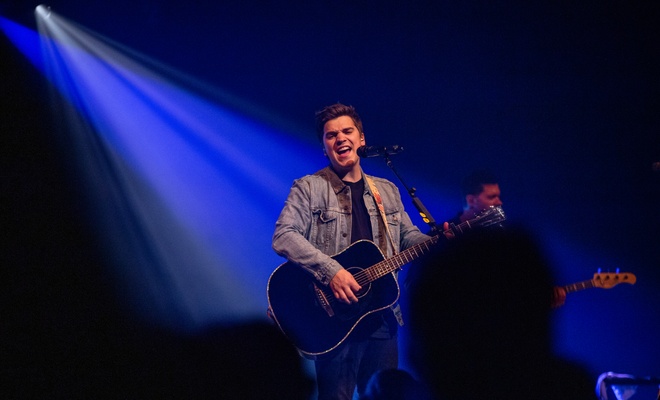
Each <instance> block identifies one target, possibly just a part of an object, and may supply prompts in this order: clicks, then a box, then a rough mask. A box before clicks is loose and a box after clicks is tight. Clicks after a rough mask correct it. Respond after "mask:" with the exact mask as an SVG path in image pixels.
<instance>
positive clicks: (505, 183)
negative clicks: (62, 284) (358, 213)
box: [0, 0, 660, 382]
mask: <svg viewBox="0 0 660 400" xmlns="http://www.w3.org/2000/svg"><path fill="white" fill-rule="evenodd" d="M23 3H25V2H24V1H21V2H11V1H9V2H8V1H3V2H2V3H0V4H2V6H1V7H2V8H0V13H2V14H3V15H5V16H6V17H7V18H10V19H13V20H15V21H17V22H19V23H22V24H25V25H26V26H30V27H32V28H33V29H34V18H33V15H32V12H33V7H34V6H36V4H34V6H31V7H27V6H26V5H24V4H23ZM48 4H49V5H50V6H51V7H52V9H53V10H54V11H56V12H57V13H59V14H60V15H62V16H65V17H66V18H68V19H70V20H72V21H75V22H77V23H79V24H81V25H82V26H84V27H87V28H89V29H91V30H94V31H96V32H98V33H101V34H103V35H105V36H107V37H109V38H111V39H112V40H115V41H117V42H119V43H122V44H124V45H127V46H129V47H131V48H134V49H136V50H138V51H140V52H142V53H144V54H146V55H148V56H150V57H153V58H154V59H157V60H160V61H162V62H163V63H166V64H168V65H170V66H172V67H174V68H176V69H178V70H181V71H184V72H185V73H187V74H189V75H192V76H194V77H196V78H198V79H200V80H202V81H205V82H209V83H210V84H211V85H214V86H216V87H219V88H222V89H223V90H225V91H227V92H229V93H233V94H234V95H236V96H238V97H240V98H242V99H243V100H244V101H245V102H246V103H247V104H253V105H254V106H255V108H259V109H264V110H268V111H269V112H270V113H272V114H273V115H276V116H278V117H279V118H281V119H282V120H286V121H290V122H291V123H292V125H295V126H297V127H301V128H302V130H303V131H306V132H308V133H309V137H311V136H312V135H313V134H314V133H313V113H314V111H316V110H318V109H320V108H321V107H322V106H324V105H327V104H330V103H333V102H336V101H340V102H343V103H347V104H352V105H354V106H355V107H356V108H357V109H358V111H359V112H360V114H361V116H362V118H363V122H364V125H365V132H366V135H367V138H368V141H369V143H370V144H382V145H389V144H399V145H401V146H403V147H404V148H405V152H404V153H402V154H400V155H398V156H396V158H395V159H394V163H395V166H396V167H397V169H398V171H399V172H400V173H401V174H402V176H403V177H404V179H405V180H406V182H407V183H408V184H410V185H411V186H415V187H416V188H417V189H418V195H419V197H420V198H421V199H422V201H423V202H424V203H425V204H426V205H427V207H428V208H429V210H430V211H431V213H432V214H433V216H434V217H435V219H437V220H440V221H443V220H445V219H449V218H451V217H452V216H453V215H454V214H455V213H456V212H457V211H458V210H459V208H460V207H461V198H460V197H461V196H460V191H459V190H460V189H459V184H460V181H461V178H462V177H463V176H464V175H466V174H467V173H468V172H470V171H471V170H472V169H474V168H477V167H485V168H489V169H491V170H492V171H494V172H495V173H496V174H497V175H498V176H499V177H500V182H501V183H500V186H501V188H502V190H503V200H504V208H505V210H506V211H507V213H508V216H509V219H510V220H511V222H512V223H522V224H524V225H526V226H527V227H528V228H530V230H532V231H533V232H534V233H535V234H536V235H538V237H539V238H540V239H541V242H542V243H543V245H544V246H545V247H546V248H547V250H548V254H549V258H550V261H551V263H552V265H553V268H554V271H553V272H554V274H555V278H556V280H557V282H558V283H560V284H567V283H572V282H576V281H581V280H585V279H589V278H590V277H591V276H592V275H593V273H594V272H595V270H596V269H597V268H603V270H609V271H613V270H614V269H616V268H620V269H621V271H627V272H632V273H635V274H636V276H637V279H638V281H637V284H636V285H635V286H632V287H630V286H626V287H617V288H614V289H612V290H607V291H605V290H592V291H589V292H581V293H576V294H573V295H569V298H568V301H567V303H566V305H565V306H564V307H562V308H561V309H559V310H557V311H556V335H555V337H556V344H557V350H558V352H560V353H561V354H562V355H564V356H566V357H569V358H571V359H574V360H577V361H579V362H581V363H583V364H584V365H585V366H586V367H587V368H588V369H589V371H590V373H591V374H592V375H593V376H594V379H595V377H596V376H598V374H599V373H601V372H605V371H616V372H622V373H630V374H636V375H655V376H658V375H660V346H659V345H658V334H657V332H658V331H659V328H660V311H659V306H660V291H659V290H658V285H659V284H660V240H659V235H658V230H659V229H658V228H659V227H660V172H657V171H656V172H654V171H653V170H652V163H653V162H656V161H660V140H659V138H660V129H659V128H660V112H659V111H658V110H659V109H660V74H659V71H660V34H659V33H658V26H660V19H659V18H658V17H659V16H660V13H659V12H658V8H659V7H658V3H657V2H651V1H643V2H605V3H604V2H597V1H593V2H591V1H589V2H550V1H548V2H546V1H543V2H526V1H513V2H504V3H498V2H486V1H484V2H479V1H467V2H433V3H432V4H431V2H410V3H405V2H395V1H382V2H352V1H326V0H323V1H308V2H271V1H263V2H253V1H241V2H221V1H218V2H215V1H213V2H211V1H186V2H183V1H180V2H175V1H155V0H152V1H147V0H130V1H128V0H116V1H112V2H110V1H98V0H85V1H78V0H62V1H51V2H50V3H48ZM0 42H1V43H2V72H3V73H2V77H1V80H2V88H3V89H2V93H3V94H2V96H1V97H2V120H3V121H2V134H3V142H4V144H3V146H2V147H3V152H2V153H3V157H2V158H3V160H2V162H3V165H4V166H3V168H2V170H3V172H2V174H3V188H2V199H3V219H4V220H6V221H8V223H7V224H6V225H5V226H6V227H5V228H3V231H4V233H3V242H4V243H3V245H4V247H5V251H4V252H3V253H4V254H5V255H6V256H8V257H9V259H8V262H7V263H3V264H4V265H3V267H2V268H3V275H4V274H9V279H8V280H4V282H8V283H13V282H18V284H19V286H20V285H24V286H25V287H26V288H28V289H25V290H24V291H22V292H21V293H20V294H21V295H25V297H28V295H30V294H34V295H38V296H44V294H43V293H44V291H45V290H46V287H50V285H48V284H47V283H46V282H47V281H48V280H49V279H53V280H55V281H57V279H61V280H62V281H64V280H65V279H71V276H75V279H81V280H84V281H86V282H87V281H89V282H96V281H100V280H102V272H101V271H102V268H101V267H100V265H101V264H102V262H101V261H99V260H98V257H100V256H99V254H98V253H97V251H96V248H95V245H94V244H93V243H91V242H90V238H89V236H88V235H86V234H85V233H84V232H85V229H87V228H86V222H85V221H84V220H83V219H82V218H81V217H80V215H79V214H78V211H77V206H76V204H77V202H79V201H80V200H79V199H78V198H77V197H76V191H75V190H74V188H75V182H70V180H68V179H67V178H66V175H65V174H64V172H63V170H64V168H65V167H66V162H65V160H66V159H67V154H62V153H60V152H54V151H52V150H51V149H52V148H53V143H52V141H53V139H52V138H51V137H50V136H49V131H50V127H49V123H50V122H49V118H50V117H49V113H48V111H49V110H48V107H49V106H48V102H47V101H46V100H45V98H44V96H43V93H42V90H43V86H44V84H43V82H42V80H43V78H42V77H41V76H40V74H39V73H38V72H37V71H36V69H35V68H34V67H33V66H32V65H31V64H30V63H29V62H28V61H27V60H26V59H24V58H23V56H22V55H21V54H20V53H19V52H18V51H17V50H16V49H15V48H13V46H12V45H11V44H10V43H9V42H8V41H7V40H6V38H4V37H2V38H0ZM296 132H297V130H296ZM292 134H295V132H292ZM309 137H300V138H299V139H301V140H309ZM291 140H297V139H296V138H292V139H291ZM240 141H241V138H240V137H235V142H236V143H240ZM319 153H320V150H319ZM282 157H283V159H285V158H290V157H293V158H295V157H308V155H299V154H283V155H282ZM5 164H6V165H5ZM380 164H381V160H371V159H370V160H366V161H365V162H364V164H363V166H364V168H365V169H367V171H368V172H369V170H371V171H374V170H378V171H379V174H380V175H382V176H385V177H387V178H389V179H391V180H393V181H395V182H397V183H398V181H397V180H396V178H395V177H394V176H392V175H391V174H389V170H387V169H386V168H383V166H382V165H380ZM381 169H382V171H381ZM309 172H313V171H309ZM388 174H389V175H388ZM294 178H297V176H291V177H290V180H293V179H294ZM431 192H433V193H440V194H441V195H442V198H431V197H430V196H429V194H428V193H431ZM402 195H403V196H406V194H405V192H403V189H402ZM283 200H284V198H282V199H275V201H278V202H283ZM405 200H408V199H407V198H405ZM408 207H409V212H410V214H415V212H414V210H413V208H412V205H410V204H408ZM413 217H414V218H415V222H416V223H417V224H419V225H420V226H422V225H423V222H421V220H420V219H419V217H417V216H416V215H414V216H413ZM45 221H46V223H44V222H45ZM273 223H274V220H273ZM3 224H4V223H3ZM422 227H423V226H422ZM272 228H273V227H272V226H265V227H258V229H266V230H272ZM251 229H254V227H251ZM72 249H76V250H79V251H77V252H75V255H73V253H72V252H71V251H70V250H72ZM269 250H270V249H265V251H269ZM44 255H45V256H47V258H48V259H49V261H51V262H52V265H54V266H57V270H58V271H59V272H55V271H54V270H52V269H47V272H46V273H45V274H44V273H42V270H41V267H42V266H40V264H39V263H40V262H41V261H42V260H43V256H44ZM76 262H84V263H89V264H94V265H96V264H99V268H98V271H96V270H94V269H89V270H87V271H88V272H87V273H88V274H89V276H80V275H79V274H78V273H77V272H72V271H73V269H72V267H70V265H71V264H72V263H73V264H75V263H76ZM62 271H63V272H62ZM67 271H68V272H70V275H66V273H67ZM58 276H64V277H61V278H58ZM35 277H38V279H36V282H34V281H33V279H34V278H35ZM26 282H30V283H29V284H28V283H26ZM3 284H4V283H3ZM40 285H42V286H40ZM8 286H9V285H8ZM91 287H92V288H90V289H89V293H87V294H85V293H83V294H82V295H83V296H90V297H92V298H94V299H96V300H97V301H98V302H100V303H104V304H105V303H111V302H112V300H111V297H112V294H111V293H106V292H103V291H99V290H97V289H96V287H95V286H93V285H92V286H91ZM260 290H261V289H260ZM99 292H100V293H99ZM8 293H9V294H15V291H13V292H12V291H9V292H7V291H5V293H3V294H2V295H3V296H8V295H9V294H8ZM26 293H27V295H26ZM78 294H80V293H78ZM49 296H50V295H49ZM53 296H54V295H53ZM52 298H58V297H57V296H54V297H52V296H51V297H48V299H44V300H40V301H39V302H36V303H35V302H34V301H32V300H30V301H28V300H21V302H24V303H25V304H21V303H19V306H20V305H22V306H25V307H27V309H28V310H29V311H30V312H32V313H36V315H37V316H39V315H42V316H46V315H56V314H57V312H58V310H60V309H61V308H58V307H67V306H68V307H69V308H73V309H75V310H77V311H80V312H83V313H85V312H87V311H85V310H86V306H84V305H80V304H78V303H76V302H74V301H73V300H68V299H60V298H58V302H59V303H57V302H55V303H53V301H51V300H52ZM60 303H61V304H60ZM58 304H59V305H58ZM12 309H13V311H12V312H13V313H15V314H16V315H18V314H20V313H21V312H22V311H19V310H21V308H20V307H12ZM81 310H82V311H81ZM77 311H76V312H77ZM71 312H74V311H71ZM53 313H55V314H53ZM85 315H86V314H85ZM17 320H18V321H20V324H23V325H20V326H18V328H21V329H31V328H34V326H31V325H30V324H31V322H28V320H27V319H25V318H17ZM79 324H80V325H81V326H82V324H83V322H79ZM74 327H75V325H74ZM18 328H17V329H18ZM67 329H71V327H69V328H67ZM67 332H68V331H67ZM594 382H595V381H594Z"/></svg>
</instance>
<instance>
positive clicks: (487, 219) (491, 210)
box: [470, 206, 506, 227]
mask: <svg viewBox="0 0 660 400" xmlns="http://www.w3.org/2000/svg"><path fill="white" fill-rule="evenodd" d="M505 220H506V215H504V210H503V209H502V206H490V207H488V208H487V209H485V210H483V211H482V212H480V213H479V214H478V215H477V216H476V217H475V218H474V219H471V220H470V224H471V225H473V226H482V227H486V226H492V225H498V224H501V223H502V222H504V221H505Z"/></svg>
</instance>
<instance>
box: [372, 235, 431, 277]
mask: <svg viewBox="0 0 660 400" xmlns="http://www.w3.org/2000/svg"><path fill="white" fill-rule="evenodd" d="M438 240H439V237H438V236H434V237H432V238H431V239H429V240H427V241H425V242H422V243H419V244H416V245H414V246H412V247H410V248H408V249H406V250H404V251H402V252H401V253H399V254H396V255H394V256H392V257H390V258H388V259H386V260H383V261H381V262H379V263H377V264H374V265H372V266H371V267H369V268H366V269H365V270H364V271H362V272H360V274H365V277H366V278H367V281H368V282H373V281H375V280H376V279H378V278H381V277H383V276H385V275H387V274H389V273H391V272H394V271H396V270H398V269H399V268H401V267H402V266H403V265H406V264H408V263H409V262H411V261H414V260H416V259H418V258H419V257H421V256H423V255H424V254H427V253H428V252H429V251H431V249H432V248H433V247H434V246H435V244H436V243H438Z"/></svg>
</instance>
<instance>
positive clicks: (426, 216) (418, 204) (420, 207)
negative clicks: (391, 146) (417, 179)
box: [383, 153, 441, 236]
mask: <svg viewBox="0 0 660 400" xmlns="http://www.w3.org/2000/svg"><path fill="white" fill-rule="evenodd" d="M383 157H384V158H385V164H387V166H388V167H390V169H391V170H392V172H394V175H395V176H396V177H397V178H398V179H399V182H401V184H402V185H403V187H404V188H406V191H407V192H408V194H409V195H410V197H411V198H412V202H413V205H414V206H415V208H416V209H417V211H418V212H419V215H420V216H421V217H422V220H423V221H424V222H426V223H427V224H428V225H429V226H430V227H431V232H430V233H429V234H430V235H431V236H435V235H436V234H438V233H441V230H439V228H438V225H437V224H436V223H435V219H433V217H432V216H431V213H430V212H429V210H427V209H426V207H425V206H424V204H423V203H422V201H421V200H420V199H419V197H417V195H416V194H415V192H416V191H417V189H415V188H414V187H408V185H406V183H405V182H404V181H403V178H401V175H399V173H398V172H397V170H396V168H394V164H393V163H392V160H390V157H389V155H388V154H387V153H385V154H384V155H383Z"/></svg>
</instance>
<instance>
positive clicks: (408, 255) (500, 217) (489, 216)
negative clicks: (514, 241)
mask: <svg viewBox="0 0 660 400" xmlns="http://www.w3.org/2000/svg"><path fill="white" fill-rule="evenodd" d="M505 218H506V217H505V216H504V211H503V210H502V208H501V207H492V206H491V208H490V209H488V210H485V211H484V212H482V213H481V214H480V215H478V216H477V217H475V218H474V219H471V220H467V221H464V222H462V223H460V224H457V225H456V224H450V228H449V229H447V230H446V231H444V232H442V233H441V234H438V235H435V236H433V237H431V238H430V239H429V240H427V241H425V242H422V243H419V244H416V245H414V246H412V247H410V248H408V249H406V250H404V251H402V252H400V253H399V254H396V255H394V256H393V257H391V258H388V259H386V260H383V261H381V262H379V263H378V264H375V265H372V266H371V267H369V268H367V269H365V272H366V275H367V277H368V278H367V280H368V281H369V282H373V281H375V280H376V279H378V278H381V277H383V276H385V275H387V274H389V273H391V272H394V271H396V270H398V269H400V268H401V267H402V266H404V265H405V264H407V263H409V262H411V261H413V260H416V259H417V258H419V257H421V256H423V255H425V254H427V253H429V252H430V251H431V249H433V247H434V246H435V245H436V244H437V243H438V241H439V240H440V237H455V236H458V235H460V234H463V233H465V232H466V231H468V230H470V229H472V228H475V227H478V226H480V227H486V226H491V225H496V224H499V223H501V222H502V221H504V219H505ZM449 233H451V235H447V234H449Z"/></svg>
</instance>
